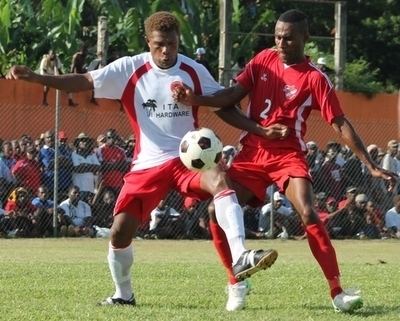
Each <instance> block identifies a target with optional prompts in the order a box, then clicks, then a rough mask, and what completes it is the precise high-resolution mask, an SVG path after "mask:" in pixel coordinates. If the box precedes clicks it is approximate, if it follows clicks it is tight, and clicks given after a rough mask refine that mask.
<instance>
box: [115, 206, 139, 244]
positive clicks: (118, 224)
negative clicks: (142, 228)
mask: <svg viewBox="0 0 400 321" xmlns="http://www.w3.org/2000/svg"><path fill="white" fill-rule="evenodd" d="M136 226H137V224H136V223H135V222H134V220H133V219H132V218H130V217H129V216H128V215H125V214H124V213H121V214H118V215H116V216H115V217H114V222H113V225H112V226H111V231H110V241H111V245H112V246H114V247H115V248H124V247H127V246H129V244H131V242H132V238H133V236H134V234H135V232H136Z"/></svg>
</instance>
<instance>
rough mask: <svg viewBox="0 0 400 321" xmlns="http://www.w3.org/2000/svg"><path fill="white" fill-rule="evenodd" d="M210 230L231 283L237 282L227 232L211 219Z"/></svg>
mask: <svg viewBox="0 0 400 321" xmlns="http://www.w3.org/2000/svg"><path fill="white" fill-rule="evenodd" d="M210 231H211V235H212V239H213V243H214V247H215V249H216V250H217V253H218V256H219V257H220V259H221V262H222V264H223V265H224V267H225V269H226V273H227V275H228V279H229V283H230V284H235V283H237V280H236V278H235V276H234V275H233V270H232V254H231V250H230V248H229V244H228V240H227V239H226V235H225V232H224V230H223V229H222V228H221V227H220V226H219V225H218V224H217V223H214V222H211V221H210Z"/></svg>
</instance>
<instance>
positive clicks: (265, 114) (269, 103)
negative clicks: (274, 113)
mask: <svg viewBox="0 0 400 321" xmlns="http://www.w3.org/2000/svg"><path fill="white" fill-rule="evenodd" d="M271 106H272V101H271V99H269V98H267V99H265V108H264V110H263V111H262V112H261V113H260V117H261V118H262V119H267V117H268V112H269V110H270V109H271Z"/></svg>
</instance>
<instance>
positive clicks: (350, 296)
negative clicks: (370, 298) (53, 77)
mask: <svg viewBox="0 0 400 321" xmlns="http://www.w3.org/2000/svg"><path fill="white" fill-rule="evenodd" d="M346 291H347V292H346ZM346 291H343V292H342V293H340V294H338V295H337V296H335V298H334V299H333V300H332V305H333V308H334V309H335V311H336V312H353V311H355V310H357V309H360V308H361V307H362V306H363V300H362V298H361V296H360V294H359V292H358V293H357V292H354V291H353V293H351V292H350V290H346Z"/></svg>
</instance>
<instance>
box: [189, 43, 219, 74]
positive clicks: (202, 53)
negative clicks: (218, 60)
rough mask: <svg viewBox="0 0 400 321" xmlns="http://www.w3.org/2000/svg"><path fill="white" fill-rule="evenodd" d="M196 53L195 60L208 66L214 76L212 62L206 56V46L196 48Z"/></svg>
mask: <svg viewBox="0 0 400 321" xmlns="http://www.w3.org/2000/svg"><path fill="white" fill-rule="evenodd" d="M194 54H195V55H196V58H195V59H194V60H195V61H196V62H197V63H199V64H201V65H203V66H204V67H206V69H207V70H208V72H209V73H210V74H211V75H212V76H213V77H214V73H213V72H212V70H211V67H210V64H209V63H208V60H207V58H206V50H205V49H204V48H202V47H200V48H197V49H196V51H195V53H194Z"/></svg>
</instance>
